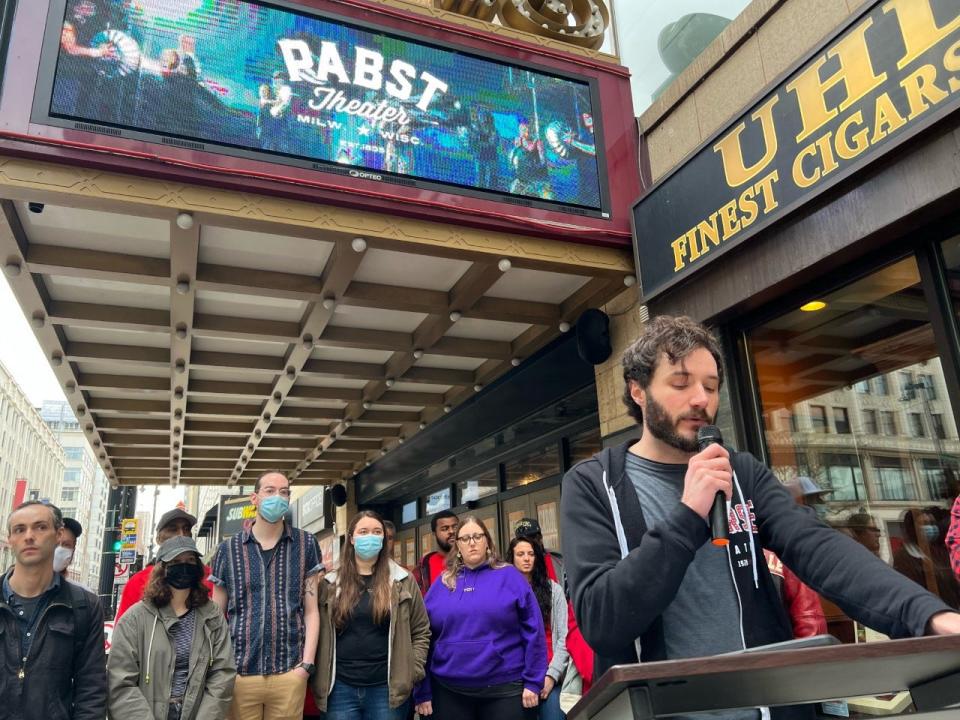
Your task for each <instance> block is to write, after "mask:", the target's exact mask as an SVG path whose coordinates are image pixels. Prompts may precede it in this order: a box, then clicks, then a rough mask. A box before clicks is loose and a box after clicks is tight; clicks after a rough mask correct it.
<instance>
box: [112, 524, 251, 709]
mask: <svg viewBox="0 0 960 720" xmlns="http://www.w3.org/2000/svg"><path fill="white" fill-rule="evenodd" d="M203 574H204V566H203V562H202V561H201V559H200V553H199V551H198V550H197V546H196V543H195V542H194V541H193V539H192V538H188V537H173V538H170V539H169V540H167V541H166V542H164V543H163V544H162V545H161V546H160V550H159V551H158V553H157V564H156V565H155V566H154V568H153V571H152V572H151V574H150V581H149V583H148V584H147V589H146V592H145V593H144V596H143V600H142V601H140V602H139V603H137V604H136V605H134V606H133V607H132V608H130V610H129V612H127V613H126V614H125V615H124V616H123V617H122V618H121V619H120V620H119V621H118V622H117V625H116V627H115V628H114V631H113V646H112V647H111V650H110V659H109V661H108V663H107V672H108V679H109V688H110V697H109V703H108V714H109V716H110V717H111V718H117V719H118V720H119V718H142V719H146V718H154V720H195V719H198V718H202V719H203V720H206V719H207V718H211V719H213V718H223V717H226V715H227V712H228V710H229V708H230V702H231V700H232V699H233V685H234V681H235V680H236V675H237V671H236V665H235V662H234V657H233V647H232V645H231V642H230V630H229V628H228V626H227V621H226V619H225V618H224V616H223V614H222V613H221V612H220V609H219V608H218V607H217V605H216V603H213V602H211V601H210V597H209V595H208V594H207V590H206V588H205V587H204V586H203V584H202V580H203Z"/></svg>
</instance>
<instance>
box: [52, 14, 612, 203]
mask: <svg viewBox="0 0 960 720" xmlns="http://www.w3.org/2000/svg"><path fill="white" fill-rule="evenodd" d="M60 7H62V8H63V15H62V18H63V19H62V24H61V26H60V27H59V28H57V31H58V34H59V46H58V49H57V53H56V54H57V57H56V67H55V70H54V71H53V82H52V91H51V93H50V103H49V115H50V117H53V118H60V119H65V120H72V121H88V122H91V123H96V124H98V125H109V126H113V127H116V128H122V129H127V130H131V131H136V132H140V133H151V134H162V135H164V136H176V137H178V138H184V139H187V140H192V141H197V142H201V143H204V147H203V149H205V150H210V149H211V148H210V147H209V144H217V145H220V146H223V147H224V148H234V149H240V150H244V151H250V152H254V153H269V154H271V155H272V156H273V158H274V159H277V158H283V160H281V161H282V162H292V163H294V164H304V163H306V164H307V166H313V167H317V168H318V169H324V168H337V167H339V168H340V169H341V170H347V171H350V174H352V175H355V176H359V177H365V178H372V179H394V180H396V179H400V180H402V179H404V178H406V179H408V180H412V181H426V182H427V183H440V184H443V185H444V186H455V187H458V188H467V189H470V190H479V191H484V192H492V193H498V194H501V195H502V194H508V195H512V196H516V197H518V198H529V199H533V200H538V201H543V202H547V203H549V204H551V205H553V204H557V205H560V206H568V207H571V208H583V209H587V210H593V211H601V210H603V205H604V203H603V189H602V186H603V183H602V177H601V167H602V159H598V156H597V150H596V148H597V147H598V145H600V143H598V142H597V141H595V139H594V138H595V135H594V123H593V118H594V93H593V92H592V88H591V83H590V82H589V81H586V80H578V79H573V78H570V77H559V76H557V75H553V74H549V73H546V72H543V71H540V70H536V69H530V68H523V67H519V66H516V65H508V64H504V63H501V62H495V61H492V60H489V59H484V58H481V57H478V56H476V55H471V54H468V53H465V52H461V51H458V50H455V49H451V48H440V47H436V46H434V45H429V44H425V43H424V42H422V41H419V40H413V39H410V38H407V37H401V36H399V35H397V34H391V33H385V32H381V31H379V30H376V29H372V28H363V27H359V26H356V25H352V24H350V23H348V22H345V21H344V20H342V19H340V18H331V17H327V16H324V17H319V16H316V15H312V14H306V12H304V11H295V10H293V9H291V8H288V7H286V6H284V7H280V6H273V5H267V4H261V3H253V2H244V1H243V0H135V2H134V1H132V0H66V2H65V3H61V5H60ZM59 18H60V14H59V13H58V14H57V16H56V17H55V18H54V22H59ZM214 151H215V150H214ZM598 160H599V161H598Z"/></svg>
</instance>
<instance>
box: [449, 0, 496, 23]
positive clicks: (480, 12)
mask: <svg viewBox="0 0 960 720" xmlns="http://www.w3.org/2000/svg"><path fill="white" fill-rule="evenodd" d="M502 2H503V0H433V6H434V7H436V8H440V9H441V10H447V11H449V12H453V13H457V14H458V15H465V16H466V17H472V18H477V20H486V21H487V22H490V21H491V20H493V18H495V17H496V16H497V10H498V9H499V8H500V4H501V3H502Z"/></svg>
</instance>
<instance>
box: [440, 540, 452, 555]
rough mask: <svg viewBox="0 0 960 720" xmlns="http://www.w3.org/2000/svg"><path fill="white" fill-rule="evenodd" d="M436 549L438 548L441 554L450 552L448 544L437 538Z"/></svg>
mask: <svg viewBox="0 0 960 720" xmlns="http://www.w3.org/2000/svg"><path fill="white" fill-rule="evenodd" d="M437 547H438V548H440V552H442V553H448V552H450V543H448V542H444V541H443V540H441V539H440V538H437Z"/></svg>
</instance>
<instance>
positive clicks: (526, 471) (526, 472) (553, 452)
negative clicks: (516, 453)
mask: <svg viewBox="0 0 960 720" xmlns="http://www.w3.org/2000/svg"><path fill="white" fill-rule="evenodd" d="M559 474H560V456H559V453H558V451H557V445H556V443H550V444H549V445H546V446H545V447H542V448H540V449H539V450H537V451H535V452H533V453H531V454H529V455H527V456H526V457H523V458H520V459H519V460H514V461H513V462H510V463H507V465H506V477H507V485H506V486H507V489H508V490H510V489H511V488H515V487H521V486H523V485H529V484H530V483H534V482H536V481H537V480H542V479H544V478H548V477H551V476H553V475H559Z"/></svg>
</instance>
